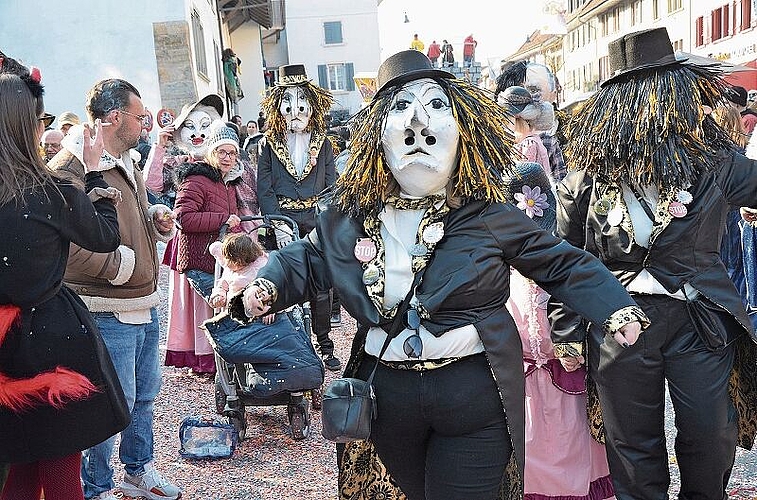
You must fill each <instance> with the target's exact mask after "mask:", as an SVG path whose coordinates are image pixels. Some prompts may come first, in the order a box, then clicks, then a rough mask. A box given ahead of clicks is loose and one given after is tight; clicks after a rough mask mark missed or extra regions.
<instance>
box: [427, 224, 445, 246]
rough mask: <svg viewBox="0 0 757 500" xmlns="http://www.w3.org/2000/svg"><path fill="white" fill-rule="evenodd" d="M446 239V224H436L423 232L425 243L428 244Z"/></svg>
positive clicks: (430, 225)
mask: <svg viewBox="0 0 757 500" xmlns="http://www.w3.org/2000/svg"><path fill="white" fill-rule="evenodd" d="M443 237H444V222H434V223H433V224H429V225H428V226H426V228H425V229H424V230H423V242H424V243H428V244H431V245H433V244H435V243H439V240H441V239H442V238H443Z"/></svg>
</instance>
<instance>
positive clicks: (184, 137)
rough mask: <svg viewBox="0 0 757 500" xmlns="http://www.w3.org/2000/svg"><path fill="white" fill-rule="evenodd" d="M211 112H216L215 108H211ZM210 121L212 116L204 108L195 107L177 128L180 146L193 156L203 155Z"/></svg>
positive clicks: (206, 146) (205, 149) (206, 147)
mask: <svg viewBox="0 0 757 500" xmlns="http://www.w3.org/2000/svg"><path fill="white" fill-rule="evenodd" d="M213 114H217V113H216V112H215V109H213ZM218 118H220V117H218ZM218 118H216V119H218ZM212 122H213V117H212V116H211V115H210V113H209V112H208V111H206V110H204V109H195V110H194V111H192V112H191V113H189V115H188V116H187V119H186V120H184V123H182V124H181V128H180V129H179V138H180V143H181V144H180V146H181V148H182V149H184V150H186V151H187V152H189V153H192V155H193V156H195V157H201V156H204V155H205V152H206V151H207V149H208V145H207V142H206V139H207V138H208V136H209V135H210V124H211V123H212Z"/></svg>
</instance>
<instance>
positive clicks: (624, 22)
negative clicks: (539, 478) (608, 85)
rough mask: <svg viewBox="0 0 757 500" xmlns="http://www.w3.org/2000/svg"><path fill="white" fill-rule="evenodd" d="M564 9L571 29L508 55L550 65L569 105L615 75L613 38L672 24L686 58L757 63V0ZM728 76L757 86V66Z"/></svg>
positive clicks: (574, 2)
mask: <svg viewBox="0 0 757 500" xmlns="http://www.w3.org/2000/svg"><path fill="white" fill-rule="evenodd" d="M563 9H564V17H565V22H566V31H567V33H566V34H564V35H552V36H547V35H544V34H543V33H539V32H535V34H534V35H532V37H529V41H527V42H526V43H525V44H524V45H523V46H522V47H521V48H520V49H518V51H517V52H516V53H515V54H513V55H511V56H510V57H508V58H507V59H506V60H509V61H517V60H529V61H534V62H540V63H542V64H546V65H547V66H549V67H550V68H551V69H552V70H553V71H554V73H555V75H556V76H557V78H558V80H559V81H560V83H561V86H562V95H561V96H560V98H561V103H563V104H570V103H571V102H574V101H576V100H580V99H582V98H585V96H587V95H589V94H590V93H592V92H594V91H596V90H597V88H599V84H600V83H601V82H602V81H604V80H606V79H607V78H609V76H610V74H609V58H608V52H607V45H608V43H609V42H610V41H612V40H614V39H616V38H618V37H620V36H622V35H623V34H625V33H630V32H633V31H638V30H643V29H649V28H656V27H665V28H667V30H668V34H669V35H670V40H671V43H672V45H673V49H674V50H675V51H676V52H679V53H684V54H682V57H685V54H686V53H688V54H695V55H697V56H704V57H711V58H714V59H718V60H720V61H724V62H727V63H731V64H739V65H755V63H754V61H755V58H757V32H755V27H756V26H757V17H756V16H755V11H756V10H757V0H565V2H564V5H563ZM558 52H559V53H560V54H559V55H558ZM728 80H729V81H731V82H732V83H739V84H745V85H744V86H745V87H746V88H757V71H745V72H739V73H733V74H732V75H729V76H728Z"/></svg>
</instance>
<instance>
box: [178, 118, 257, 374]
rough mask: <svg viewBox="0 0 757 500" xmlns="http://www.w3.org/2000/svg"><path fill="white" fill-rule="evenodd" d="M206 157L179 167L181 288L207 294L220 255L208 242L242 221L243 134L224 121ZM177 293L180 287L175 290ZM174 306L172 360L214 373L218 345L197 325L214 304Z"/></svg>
mask: <svg viewBox="0 0 757 500" xmlns="http://www.w3.org/2000/svg"><path fill="white" fill-rule="evenodd" d="M208 144H209V146H208V152H207V153H206V157H205V161H199V162H188V163H184V164H183V165H181V166H179V167H177V169H176V172H175V175H176V185H177V186H178V192H177V195H176V204H175V206H174V210H175V212H176V222H177V226H178V227H179V228H180V230H179V232H178V233H177V234H176V238H177V240H176V259H177V262H176V266H175V267H176V272H178V273H180V274H181V276H180V277H178V279H176V280H175V281H174V283H176V286H177V287H181V290H179V291H178V292H179V293H182V294H185V295H189V294H192V293H194V291H193V289H194V290H195V291H197V292H198V293H199V294H200V295H202V296H203V297H205V298H207V297H209V296H210V292H211V289H212V287H213V273H214V266H215V259H214V258H213V256H212V255H211V254H210V252H209V251H208V247H209V246H210V244H211V243H213V242H214V241H215V240H216V239H217V238H218V231H219V229H220V228H221V226H222V225H224V224H228V225H229V227H230V228H232V230H234V229H235V228H237V227H238V226H239V223H240V221H239V217H238V216H237V195H236V189H235V187H234V186H235V185H236V184H237V183H238V182H240V181H241V175H242V170H243V166H242V164H241V163H240V162H238V161H237V160H238V157H239V141H238V139H237V134H236V133H235V132H234V130H232V129H231V128H229V127H227V126H226V125H225V124H224V123H223V122H221V121H218V122H217V125H215V126H214V127H213V131H212V132H211V134H210V137H209V138H208ZM171 293H172V294H173V293H174V291H171ZM183 302H184V301H178V302H177V301H172V302H171V306H172V307H171V308H170V310H169V328H168V337H167V343H168V345H167V351H166V362H165V364H166V365H168V366H176V367H190V368H192V370H193V371H196V372H199V373H213V372H214V371H215V370H214V365H213V364H212V363H213V350H212V348H211V347H210V344H209V343H208V341H207V339H206V338H205V335H204V334H203V333H202V331H201V330H199V329H198V328H197V325H199V324H201V323H202V322H203V321H205V320H206V319H208V318H209V317H210V309H206V310H204V312H205V314H204V317H201V316H203V311H197V310H196V308H193V309H188V310H185V308H183V307H182V308H181V309H177V308H174V307H173V306H177V305H181V303H183Z"/></svg>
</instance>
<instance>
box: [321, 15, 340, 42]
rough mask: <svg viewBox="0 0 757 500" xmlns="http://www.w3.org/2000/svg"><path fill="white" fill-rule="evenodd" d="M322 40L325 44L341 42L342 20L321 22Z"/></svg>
mask: <svg viewBox="0 0 757 500" xmlns="http://www.w3.org/2000/svg"><path fill="white" fill-rule="evenodd" d="M323 41H324V43H325V44H326V45H334V44H337V43H342V42H343V40H342V21H328V22H325V23H323Z"/></svg>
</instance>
